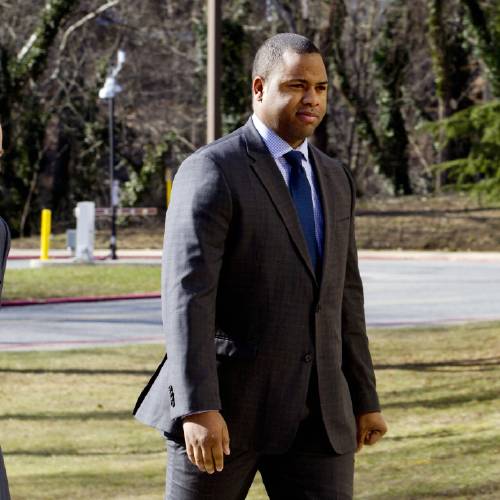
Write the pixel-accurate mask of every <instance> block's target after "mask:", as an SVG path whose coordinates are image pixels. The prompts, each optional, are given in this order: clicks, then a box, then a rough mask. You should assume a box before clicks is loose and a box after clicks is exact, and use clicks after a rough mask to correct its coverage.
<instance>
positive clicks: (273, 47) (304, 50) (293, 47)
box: [252, 33, 320, 79]
mask: <svg viewBox="0 0 500 500" xmlns="http://www.w3.org/2000/svg"><path fill="white" fill-rule="evenodd" d="M287 50H289V51H291V52H295V53H296V54H320V51H319V50H318V47H316V45H314V43H313V42H311V40H309V39H308V38H306V37H305V36H302V35H297V34H296V33H278V34H277V35H274V36H272V37H271V38H268V39H267V40H266V41H265V42H264V43H263V44H262V45H261V46H260V47H259V50H258V51H257V54H255V59H254V60H253V68H252V79H253V78H255V77H256V76H257V75H259V76H262V77H263V78H267V77H268V76H269V74H270V73H271V71H272V70H273V69H274V68H275V67H276V66H278V65H279V64H281V61H282V60H283V54H284V53H285V52H286V51H287Z"/></svg>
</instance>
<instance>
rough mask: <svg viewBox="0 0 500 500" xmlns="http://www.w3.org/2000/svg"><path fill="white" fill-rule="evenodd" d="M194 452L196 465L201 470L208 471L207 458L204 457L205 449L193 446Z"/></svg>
mask: <svg viewBox="0 0 500 500" xmlns="http://www.w3.org/2000/svg"><path fill="white" fill-rule="evenodd" d="M193 454H194V462H193V463H194V465H196V467H198V469H200V471H201V472H206V469H205V460H204V457H203V451H202V448H201V446H193Z"/></svg>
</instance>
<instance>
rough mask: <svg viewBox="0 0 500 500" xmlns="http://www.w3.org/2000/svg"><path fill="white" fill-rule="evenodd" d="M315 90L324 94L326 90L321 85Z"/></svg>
mask: <svg viewBox="0 0 500 500" xmlns="http://www.w3.org/2000/svg"><path fill="white" fill-rule="evenodd" d="M316 90H318V91H319V92H324V91H325V90H326V87H325V86H324V85H321V86H319V87H316Z"/></svg>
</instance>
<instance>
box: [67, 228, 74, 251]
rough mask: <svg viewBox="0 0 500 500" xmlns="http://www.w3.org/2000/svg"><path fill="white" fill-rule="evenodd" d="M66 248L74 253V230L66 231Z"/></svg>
mask: <svg viewBox="0 0 500 500" xmlns="http://www.w3.org/2000/svg"><path fill="white" fill-rule="evenodd" d="M66 248H67V249H68V250H69V251H70V252H71V253H72V254H74V253H75V251H76V229H67V230H66Z"/></svg>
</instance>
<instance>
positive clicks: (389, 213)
mask: <svg viewBox="0 0 500 500" xmlns="http://www.w3.org/2000/svg"><path fill="white" fill-rule="evenodd" d="M497 211H500V207H490V208H488V207H478V208H449V209H442V210H437V209H433V210H368V209H366V210H365V209H362V208H360V209H358V210H356V216H361V217H362V216H370V217H414V216H419V217H443V216H444V215H448V214H456V215H458V216H461V217H466V218H468V219H473V220H484V221H491V217H477V216H471V215H469V214H472V213H477V212H497Z"/></svg>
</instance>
